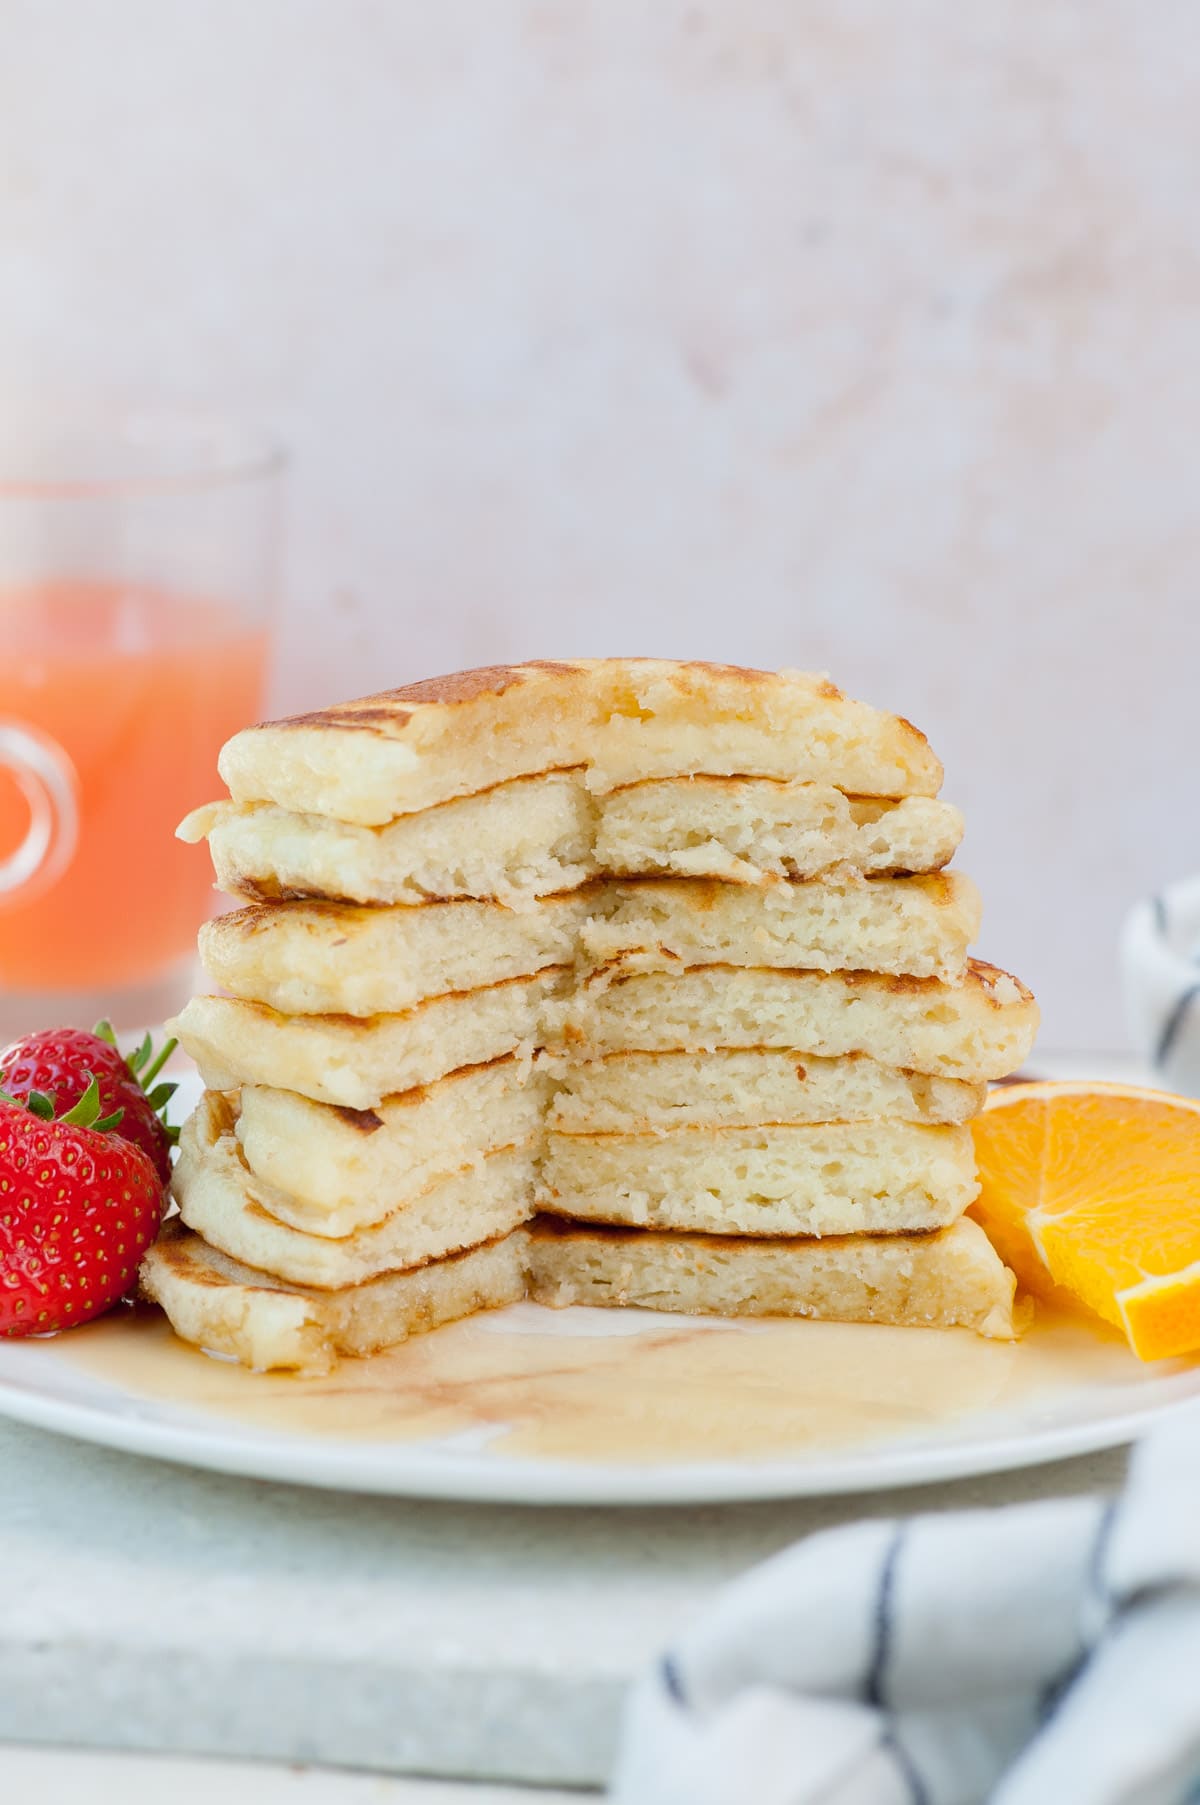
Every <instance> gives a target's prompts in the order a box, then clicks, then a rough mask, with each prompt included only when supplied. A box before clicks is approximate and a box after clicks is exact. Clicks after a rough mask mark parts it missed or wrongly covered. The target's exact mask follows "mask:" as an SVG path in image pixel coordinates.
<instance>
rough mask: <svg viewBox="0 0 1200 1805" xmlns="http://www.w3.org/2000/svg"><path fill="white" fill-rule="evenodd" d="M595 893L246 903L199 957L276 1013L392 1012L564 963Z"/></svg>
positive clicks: (214, 932)
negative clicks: (411, 901)
mask: <svg viewBox="0 0 1200 1805" xmlns="http://www.w3.org/2000/svg"><path fill="white" fill-rule="evenodd" d="M934 881H936V880H934ZM598 901H599V898H598V897H594V896H593V894H592V892H591V891H590V890H582V891H578V890H577V891H571V892H569V893H568V894H567V895H566V896H552V897H551V896H547V897H542V898H541V899H540V900H539V901H536V902H535V903H533V904H532V906H531V907H529V908H527V909H508V908H505V907H504V906H503V905H502V904H501V903H495V902H436V903H425V904H423V905H421V906H420V907H417V908H395V909H380V908H364V907H360V906H358V905H356V904H352V903H331V902H304V903H301V902H295V903H259V904H251V905H250V906H249V907H247V908H245V909H235V910H233V911H232V912H231V913H229V914H227V915H218V916H217V917H216V918H215V919H214V920H213V921H207V922H205V923H204V925H203V927H202V928H201V930H200V961H201V964H202V965H203V966H204V969H205V971H206V972H207V973H208V975H209V977H210V978H211V979H212V980H213V982H214V983H215V984H219V985H221V986H222V988H223V989H225V990H228V991H230V992H231V993H232V994H233V995H234V996H237V997H242V998H244V999H245V1000H246V1001H248V1002H256V1003H266V1004H267V1005H268V1006H269V1007H270V1008H272V1009H278V1010H280V1011H281V1012H283V1013H285V1014H289V1015H321V1014H335V1015H336V1014H341V1015H356V1016H365V1015H376V1014H382V1013H385V1012H386V1013H387V1014H397V1013H399V1012H402V1011H404V1010H407V1009H412V1008H415V1007H417V1006H418V1005H419V1004H421V1003H423V1002H425V1001H427V1000H428V999H429V998H430V997H437V996H445V995H447V994H448V993H450V992H452V991H467V990H475V989H479V988H482V987H485V986H491V985H496V984H500V983H503V982H504V981H505V980H506V979H509V978H522V977H529V976H531V975H532V974H533V973H535V972H538V971H542V970H544V969H545V968H546V967H547V966H551V965H569V964H571V963H572V961H573V960H574V958H575V952H576V948H577V945H578V941H579V934H580V930H581V929H582V927H583V924H584V922H585V921H586V920H587V919H588V916H589V914H590V913H591V911H592V910H593V909H594V908H595V907H596V906H597V904H598Z"/></svg>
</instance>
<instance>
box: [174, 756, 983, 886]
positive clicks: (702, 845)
mask: <svg viewBox="0 0 1200 1805" xmlns="http://www.w3.org/2000/svg"><path fill="white" fill-rule="evenodd" d="M179 836H180V838H181V839H183V840H186V841H188V842H191V843H195V842H196V841H199V840H202V839H207V840H208V844H209V851H210V852H211V854H212V859H213V865H214V867H215V870H216V874H217V884H218V887H219V888H220V889H222V890H224V891H226V892H227V893H228V894H230V895H232V896H241V897H244V898H246V899H248V900H250V901H255V902H270V901H279V900H287V899H291V898H296V897H324V898H328V899H331V900H334V901H343V902H358V903H421V902H426V901H429V900H431V899H437V898H446V897H482V898H489V897H495V898H497V899H498V900H499V901H501V902H510V903H520V902H521V901H522V900H524V899H528V898H530V897H534V896H547V895H550V894H552V893H553V892H555V891H562V890H569V889H572V888H573V887H574V886H576V885H577V884H581V883H583V882H585V881H586V880H587V879H588V878H592V877H597V876H600V875H602V874H604V873H615V874H616V875H618V876H621V875H640V874H644V873H650V874H656V873H661V874H663V875H667V876H680V877H711V878H721V879H725V880H727V881H729V882H732V883H743V884H746V883H748V884H765V883H770V882H772V881H777V880H779V879H781V878H809V877H819V876H821V875H822V873H824V872H826V871H828V870H830V869H844V870H847V871H857V872H859V873H860V874H862V875H864V876H874V875H883V876H898V875H900V874H903V873H905V872H928V871H938V870H940V869H941V867H942V866H943V865H945V864H947V863H948V862H949V860H950V859H951V858H952V857H953V856H954V852H955V849H956V848H957V846H958V842H959V840H960V839H961V837H962V816H961V815H960V814H959V812H958V810H957V809H956V808H953V807H951V805H950V804H949V803H948V802H940V801H937V800H936V799H935V798H933V797H926V796H911V797H906V798H904V800H902V801H899V802H893V801H887V800H881V799H878V798H867V797H846V796H844V795H843V794H842V792H841V791H840V790H837V789H834V788H833V787H832V786H831V785H829V784H812V783H785V782H782V781H778V780H774V779H770V778H755V777H694V778H665V779H661V780H657V781H652V782H648V783H635V784H629V785H626V786H625V787H624V788H623V789H620V790H615V791H613V792H612V794H611V795H607V796H592V795H591V794H589V792H588V789H587V787H586V783H585V781H584V773H583V772H581V771H548V772H545V773H543V774H542V775H540V776H534V777H519V778H516V779H514V780H513V781H512V782H510V783H503V784H497V785H496V786H495V787H494V788H493V789H490V790H485V791H483V792H482V793H481V794H478V795H474V796H463V797H460V798H458V799H456V800H455V801H452V802H443V803H441V804H439V805H438V806H436V807H434V808H430V809H423V810H421V811H420V812H419V813H417V814H415V815H402V816H400V817H399V818H398V819H397V820H395V821H391V822H389V823H388V824H387V825H386V826H384V827H357V826H354V825H352V824H351V823H349V822H343V821H334V820H331V819H329V818H328V817H325V816H321V815H300V814H294V813H292V812H291V811H290V810H288V809H284V808H280V807H278V806H277V805H276V804H275V803H270V802H245V803H237V802H213V803H209V804H207V805H206V806H205V807H204V808H200V809H195V810H193V812H192V813H191V814H190V815H189V816H188V817H187V819H186V820H185V821H184V822H183V823H182V824H181V826H180V828H179Z"/></svg>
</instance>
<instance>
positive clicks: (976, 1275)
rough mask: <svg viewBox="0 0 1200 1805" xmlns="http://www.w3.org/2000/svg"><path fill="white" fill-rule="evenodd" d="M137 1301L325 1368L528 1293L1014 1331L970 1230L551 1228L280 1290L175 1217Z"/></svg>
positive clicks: (273, 1362) (1002, 1333)
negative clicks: (776, 1232)
mask: <svg viewBox="0 0 1200 1805" xmlns="http://www.w3.org/2000/svg"><path fill="white" fill-rule="evenodd" d="M141 1287H142V1291H143V1293H144V1294H145V1295H146V1296H148V1297H150V1298H152V1299H154V1300H155V1301H156V1302H157V1303H159V1304H160V1305H161V1306H162V1308H163V1309H164V1310H165V1311H166V1314H167V1316H168V1318H169V1319H170V1321H171V1323H172V1325H173V1327H174V1328H175V1330H176V1332H177V1334H179V1335H180V1336H182V1337H183V1339H184V1340H187V1341H191V1342H194V1343H196V1344H197V1345H198V1346H200V1347H205V1348H211V1349H213V1350H214V1351H216V1352H218V1353H223V1354H227V1355H231V1356H232V1357H233V1358H235V1359H238V1360H240V1361H241V1362H242V1363H243V1364H244V1365H246V1366H251V1367H256V1368H259V1369H260V1370H265V1369H271V1368H277V1369H278V1368H282V1369H292V1370H298V1371H303V1372H322V1371H327V1370H328V1369H329V1367H330V1366H332V1364H333V1363H334V1361H335V1359H336V1358H337V1357H338V1356H339V1355H364V1354H371V1353H374V1352H376V1351H378V1350H379V1349H381V1348H384V1347H389V1346H392V1345H394V1344H395V1343H396V1342H399V1341H403V1340H405V1339H407V1337H408V1336H409V1335H413V1334H418V1333H421V1332H422V1331H424V1330H428V1329H433V1328H436V1327H438V1326H440V1325H441V1324H442V1323H445V1322H451V1321H454V1320H455V1319H456V1318H460V1317H463V1316H468V1315H471V1314H473V1313H474V1312H475V1311H477V1310H486V1309H495V1308H498V1307H501V1306H503V1305H505V1304H508V1303H514V1302H516V1301H517V1300H518V1299H519V1298H521V1297H523V1296H526V1295H529V1296H531V1297H533V1298H534V1299H535V1300H536V1301H537V1302H539V1303H545V1304H550V1305H555V1306H563V1305H567V1304H573V1303H583V1304H591V1305H593V1306H595V1305H600V1306H603V1307H607V1306H618V1307H621V1308H629V1307H639V1306H640V1307H643V1308H647V1309H653V1310H674V1311H685V1312H687V1313H688V1314H689V1315H706V1314H712V1315H721V1316H762V1315H785V1316H810V1317H818V1318H823V1319H825V1320H830V1321H843V1322H889V1323H903V1324H912V1325H914V1326H919V1327H937V1328H952V1327H959V1326H961V1327H965V1328H970V1329H974V1330H975V1331H976V1332H977V1333H978V1334H981V1335H987V1336H994V1337H997V1338H1000V1339H1011V1338H1012V1337H1013V1335H1014V1334H1015V1333H1016V1326H1017V1325H1016V1320H1015V1314H1014V1307H1013V1298H1014V1281H1013V1276H1012V1274H1011V1273H1010V1272H1009V1271H1008V1270H1007V1268H1006V1267H1005V1266H1003V1265H1002V1264H1001V1261H1000V1259H999V1257H998V1256H997V1254H996V1253H995V1252H994V1250H993V1249H992V1247H991V1245H990V1243H989V1242H988V1240H987V1238H986V1236H985V1235H984V1234H983V1231H982V1230H981V1229H979V1228H978V1227H977V1226H976V1224H975V1223H973V1222H970V1221H966V1220H963V1221H959V1222H956V1223H955V1224H954V1225H953V1226H952V1227H951V1228H947V1229H943V1230H941V1231H940V1232H938V1233H936V1234H930V1235H900V1236H893V1237H880V1238H872V1237H858V1236H855V1237H849V1238H844V1239H833V1240H827V1241H808V1240H769V1241H753V1240H742V1239H737V1238H735V1237H720V1238H717V1237H712V1236H706V1235H673V1234H654V1233H648V1232H647V1233H643V1232H636V1231H635V1232H624V1231H621V1230H614V1229H603V1228H600V1229H597V1228H588V1227H576V1226H575V1225H573V1224H562V1225H556V1224H549V1223H544V1222H542V1221H539V1222H537V1223H536V1224H535V1225H534V1228H533V1230H532V1231H530V1230H526V1229H517V1230H515V1231H514V1232H513V1233H512V1234H510V1235H507V1236H505V1237H503V1238H501V1239H499V1240H497V1241H492V1242H489V1243H487V1244H485V1245H484V1246H482V1247H477V1248H472V1249H470V1250H468V1251H466V1252H464V1253H462V1254H459V1255H456V1256H454V1257H451V1258H449V1259H445V1260H438V1261H435V1262H433V1263H432V1264H430V1265H428V1266H423V1267H420V1268H418V1269H417V1270H415V1271H409V1272H394V1273H388V1274H386V1275H384V1276H382V1277H380V1278H377V1279H373V1280H369V1281H367V1282H366V1283H364V1284H360V1285H355V1286H351V1287H348V1288H346V1289H344V1290H341V1291H332V1292H321V1291H317V1290H314V1289H312V1288H309V1287H302V1286H285V1285H283V1284H281V1283H280V1282H279V1281H278V1280H273V1279H271V1278H269V1277H268V1276H267V1275H266V1274H264V1273H262V1272H258V1271H256V1270H255V1269H254V1268H253V1267H249V1266H246V1265H245V1264H244V1263H242V1262H240V1261H237V1260H234V1259H231V1258H230V1257H229V1256H228V1255H227V1254H223V1253H221V1252H220V1251H219V1250H218V1249H216V1248H213V1247H212V1246H210V1245H209V1244H208V1243H206V1242H205V1241H204V1240H203V1239H202V1238H201V1237H200V1236H199V1235H197V1234H195V1233H193V1232H192V1231H191V1230H189V1229H188V1228H186V1227H185V1226H183V1225H182V1224H181V1223H179V1222H176V1221H172V1222H168V1223H166V1224H165V1225H164V1228H163V1231H162V1235H161V1237H160V1239H159V1240H158V1242H157V1243H156V1244H155V1246H154V1247H152V1248H151V1249H150V1252H149V1253H148V1254H147V1256H146V1259H145V1261H144V1262H143V1266H142V1273H141Z"/></svg>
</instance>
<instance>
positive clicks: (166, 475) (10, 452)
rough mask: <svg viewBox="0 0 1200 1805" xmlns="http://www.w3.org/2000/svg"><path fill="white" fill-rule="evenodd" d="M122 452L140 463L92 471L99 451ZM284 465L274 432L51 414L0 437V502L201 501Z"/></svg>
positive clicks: (209, 420)
mask: <svg viewBox="0 0 1200 1805" xmlns="http://www.w3.org/2000/svg"><path fill="white" fill-rule="evenodd" d="M69 446H74V447H75V449H74V451H72V452H70V453H68V449H67V448H68V447H69ZM85 447H87V448H88V449H85ZM121 451H124V452H125V453H126V454H130V453H140V455H141V456H142V458H143V459H144V460H146V462H145V463H144V465H143V466H142V467H138V468H134V467H132V466H131V467H129V468H125V469H120V468H114V469H113V470H112V471H110V472H105V471H104V470H103V469H102V468H100V467H99V466H100V465H101V464H102V462H103V458H104V454H105V452H107V454H108V457H109V458H110V460H111V459H112V458H113V457H114V454H117V453H119V452H121ZM156 459H157V460H158V465H159V467H157V468H156V467H155V460H156ZM89 464H90V465H91V468H90V469H89V468H88V465H89ZM287 464H288V452H287V448H286V446H285V445H284V443H283V441H282V440H281V439H280V438H278V437H277V436H276V435H275V434H274V433H272V432H270V431H268V430H266V429H264V428H261V427H257V426H253V425H249V424H242V423H239V422H236V421H232V420H227V419H222V418H219V417H216V416H213V415H205V414H182V413H181V414H168V413H156V414H148V413H147V414H133V415H128V414H126V415H115V416H114V417H113V418H112V419H110V420H107V421H106V420H105V419H104V417H103V416H102V415H98V414H88V415H84V416H81V417H78V418H75V417H70V416H64V415H58V416H55V417H53V418H51V419H50V420H49V421H45V420H39V421H38V422H37V423H36V424H33V425H31V426H30V427H29V428H28V430H26V431H22V429H21V424H20V423H19V422H17V423H14V424H12V425H10V426H9V427H8V428H7V429H6V430H5V432H4V434H3V436H2V437H0V503H3V502H6V501H69V500H121V499H123V498H126V497H128V498H130V499H134V498H137V497H140V496H145V497H152V496H156V495H187V494H200V493H202V492H204V491H206V490H212V489H223V488H232V487H234V486H235V485H236V484H238V483H248V482H254V481H261V480H264V479H266V478H268V477H272V476H277V475H279V474H280V473H281V472H282V471H283V470H285V469H286V467H287ZM59 465H61V466H62V467H61V469H59V468H57V466H59ZM22 466H23V467H22ZM72 466H74V467H72Z"/></svg>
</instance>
